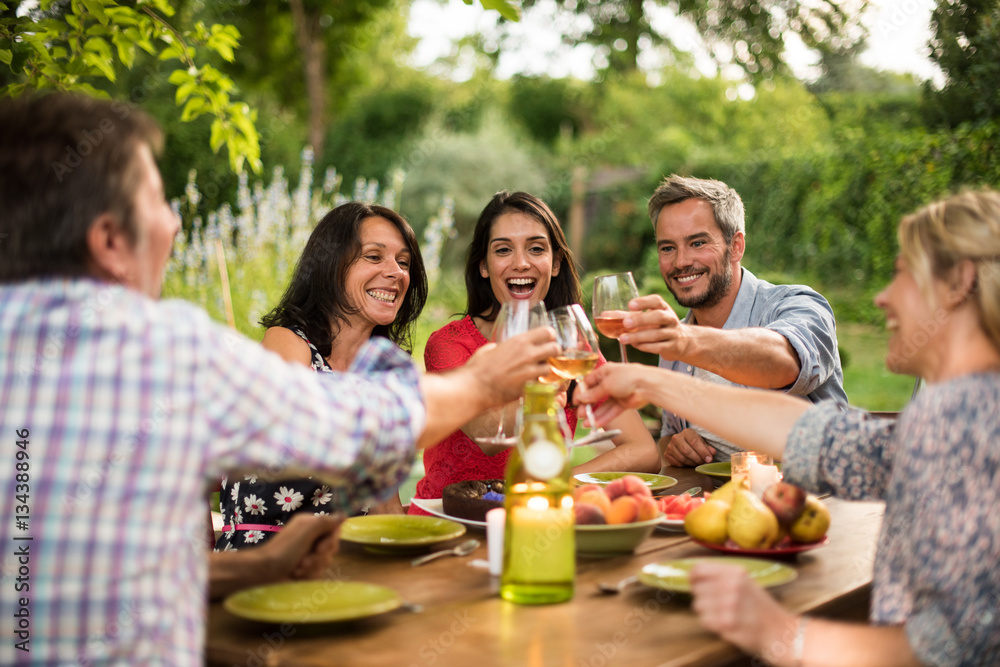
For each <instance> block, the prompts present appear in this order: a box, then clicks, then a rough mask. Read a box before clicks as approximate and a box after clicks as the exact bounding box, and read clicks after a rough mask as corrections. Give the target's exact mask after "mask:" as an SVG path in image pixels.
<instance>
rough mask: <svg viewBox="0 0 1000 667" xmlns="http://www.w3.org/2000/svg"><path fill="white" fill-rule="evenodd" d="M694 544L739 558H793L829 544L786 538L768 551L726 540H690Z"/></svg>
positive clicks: (823, 540) (824, 538) (824, 539)
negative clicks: (717, 541)
mask: <svg viewBox="0 0 1000 667" xmlns="http://www.w3.org/2000/svg"><path fill="white" fill-rule="evenodd" d="M691 541H693V542H694V543H695V544H700V545H701V546H703V547H705V548H706V549H713V550H715V551H721V552H722V553H726V554H739V555H741V556H772V557H781V556H794V555H795V554H799V553H802V552H803V551H812V550H813V549H818V548H820V547H821V546H823V545H825V544H828V543H829V542H830V538H829V537H823V539H821V540H816V541H815V542H793V541H792V540H791V538H788V537H786V538H785V539H783V540H782V541H780V542H778V543H777V544H776V545H774V546H773V547H771V548H770V549H744V548H743V547H741V546H739V545H737V544H736V543H735V542H733V541H732V540H726V541H725V543H724V544H712V543H711V542H703V541H702V540H697V539H695V538H693V537H692V538H691Z"/></svg>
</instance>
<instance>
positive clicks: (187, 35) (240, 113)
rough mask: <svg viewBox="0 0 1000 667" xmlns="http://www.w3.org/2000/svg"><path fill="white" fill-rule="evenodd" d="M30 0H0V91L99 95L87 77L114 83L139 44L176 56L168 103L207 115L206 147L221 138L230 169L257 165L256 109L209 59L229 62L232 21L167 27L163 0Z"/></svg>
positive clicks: (185, 115) (234, 39)
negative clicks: (2, 68) (0, 72)
mask: <svg viewBox="0 0 1000 667" xmlns="http://www.w3.org/2000/svg"><path fill="white" fill-rule="evenodd" d="M34 4H35V3H25V2H0V11H2V12H3V14H2V16H3V18H2V20H0V63H3V64H6V65H7V66H8V67H9V68H10V71H11V73H12V75H13V77H12V78H10V79H7V77H5V79H6V80H4V81H3V85H2V87H0V95H11V96H14V95H19V94H21V93H23V92H25V91H27V90H32V89H36V90H37V89H45V88H52V89H58V90H70V91H77V92H83V93H87V94H90V95H95V96H98V97H107V96H108V94H107V93H106V92H105V91H103V90H101V89H99V88H97V87H95V85H94V84H95V83H97V82H98V81H100V80H105V81H108V82H111V83H114V82H115V81H116V80H117V79H118V75H119V72H118V69H117V68H118V66H121V67H124V68H127V69H131V68H132V66H133V64H134V63H135V62H136V55H137V51H136V49H141V50H142V51H144V52H146V53H148V54H150V55H152V56H155V57H157V58H159V59H160V60H163V61H170V60H176V61H178V63H177V67H176V68H175V69H174V70H173V71H172V72H171V74H170V78H169V80H170V83H172V84H173V85H174V86H176V89H177V90H176V97H175V100H176V104H177V105H178V106H181V105H183V110H182V111H181V119H182V120H185V121H190V120H194V119H195V118H198V117H199V116H202V115H204V114H207V115H209V116H212V117H213V121H212V127H211V138H210V145H211V147H212V150H213V151H216V152H218V151H219V149H220V148H222V146H223V145H225V146H226V150H227V152H228V154H229V164H230V168H231V169H232V170H233V171H234V172H238V171H240V170H241V169H242V167H243V163H244V162H247V163H248V164H249V165H250V167H251V168H252V169H253V170H254V171H255V172H259V171H260V170H261V161H260V143H259V139H258V136H257V130H256V127H255V121H256V111H253V110H251V109H250V107H249V106H248V105H247V104H245V103H243V102H240V101H238V100H237V99H236V98H235V96H236V94H237V92H238V91H237V90H236V86H235V84H234V83H233V81H232V79H231V78H229V76H227V75H226V74H224V73H223V72H222V71H220V70H219V69H218V68H216V67H215V66H214V65H213V64H212V63H211V62H210V60H211V58H212V56H213V55H214V56H217V57H220V58H222V59H223V60H225V61H227V62H232V61H233V59H234V51H235V49H236V48H237V47H238V46H239V39H240V34H239V31H238V30H236V28H234V27H233V26H231V25H222V24H211V25H206V24H205V23H203V22H200V21H199V22H197V23H195V24H194V25H193V26H191V27H190V28H189V29H187V28H184V29H181V28H175V27H173V26H172V25H170V24H169V23H168V22H167V18H169V17H171V16H173V15H174V14H175V11H174V8H173V6H172V5H171V4H170V2H169V0H138V1H137V2H136V3H135V5H134V7H133V6H126V5H124V4H120V3H118V2H114V1H112V0H72V1H71V2H65V1H64V2H54V1H53V0H42V2H41V3H39V5H38V6H37V7H33V5H34Z"/></svg>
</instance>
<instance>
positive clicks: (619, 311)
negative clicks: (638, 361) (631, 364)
mask: <svg viewBox="0 0 1000 667" xmlns="http://www.w3.org/2000/svg"><path fill="white" fill-rule="evenodd" d="M638 296H639V290H638V289H637V288H636V286H635V278H633V277H632V272H631V271H629V272H627V273H612V274H610V275H607V276H597V277H596V278H594V325H595V326H596V327H597V330H598V331H600V332H601V333H602V334H604V335H605V336H607V337H608V338H614V339H615V340H617V341H618V349H619V350H621V353H622V363H623V364H624V363H626V362H628V357H627V355H626V354H625V344H624V343H623V342H621V339H620V336H621V335H622V333H624V332H625V325H624V324H622V322H623V320H624V319H625V317H626V316H627V315H628V314H629V309H628V302H629V301H631V300H632V299H635V298H636V297H638Z"/></svg>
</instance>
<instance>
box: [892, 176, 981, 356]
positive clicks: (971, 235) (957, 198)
mask: <svg viewBox="0 0 1000 667" xmlns="http://www.w3.org/2000/svg"><path fill="white" fill-rule="evenodd" d="M899 251H900V255H901V256H902V258H903V260H904V261H905V262H906V264H907V266H909V267H910V270H911V271H912V272H913V276H914V278H915V279H916V281H917V285H918V286H919V287H920V289H921V291H922V292H923V294H924V296H925V298H927V300H928V303H930V304H931V306H932V307H935V306H936V305H937V304H936V303H935V302H934V297H933V291H932V289H931V282H932V280H933V279H938V280H942V281H946V282H948V281H950V280H951V279H952V272H953V271H954V269H955V267H956V266H958V264H959V263H961V262H962V261H964V260H967V259H968V260H971V261H972V262H973V263H974V264H975V266H976V283H975V285H974V286H973V289H972V293H971V294H970V295H969V298H970V299H972V300H973V301H974V303H975V304H976V307H977V308H978V310H979V317H980V321H981V323H982V327H983V329H984V331H985V332H986V334H987V335H988V336H989V337H990V340H992V341H993V344H994V346H996V347H997V348H998V349H1000V193H997V192H993V191H990V190H982V191H970V192H963V193H961V194H957V195H954V196H952V197H949V198H947V199H943V200H941V201H936V202H934V203H932V204H929V205H927V206H925V207H924V208H922V209H920V210H918V211H917V212H915V213H913V214H911V215H908V216H906V217H904V218H903V219H902V220H901V221H900V223H899Z"/></svg>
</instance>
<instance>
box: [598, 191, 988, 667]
mask: <svg viewBox="0 0 1000 667" xmlns="http://www.w3.org/2000/svg"><path fill="white" fill-rule="evenodd" d="M898 237H899V248H900V252H899V256H898V257H897V259H896V271H895V275H894V277H893V279H892V282H891V283H889V285H888V286H887V287H886V288H885V290H883V291H882V292H881V293H880V294H879V295H878V296H876V297H875V304H876V305H877V306H878V307H879V308H881V309H882V310H883V311H885V314H886V325H887V327H888V329H889V333H890V337H889V350H888V355H887V357H886V365H887V366H888V368H889V370H891V371H894V372H897V373H904V374H907V375H916V376H918V377H920V378H923V379H924V381H925V382H926V387H925V388H924V389H923V390H922V391H921V392H920V393H919V394H917V395H916V396H915V397H914V398H913V399H912V400H911V401H910V403H909V404H908V405H907V406H906V407H905V408H904V409H903V411H902V412H901V413H900V415H899V417H898V419H894V420H892V419H878V418H873V417H872V416H871V415H869V414H867V413H865V412H863V411H860V410H846V411H844V410H841V409H839V408H838V407H837V406H836V405H834V404H832V403H828V402H827V403H818V404H815V405H811V404H809V403H806V402H804V401H801V400H798V399H795V398H793V397H790V396H786V395H780V394H777V393H776V392H769V391H755V390H748V389H737V388H733V387H719V386H716V385H708V384H706V383H704V382H701V381H699V380H696V379H694V378H690V377H687V376H684V375H679V374H670V372H669V371H664V370H660V369H654V368H648V367H639V366H637V365H634V364H629V365H628V366H620V365H614V367H613V368H612V367H610V366H609V367H605V368H601V369H598V370H596V371H595V372H594V373H592V374H591V375H590V376H589V377H588V380H589V381H590V385H589V386H590V391H589V392H584V393H583V394H581V396H580V398H581V399H584V400H594V399H597V398H601V397H604V396H608V395H610V396H612V397H614V400H609V401H606V402H605V403H604V405H603V406H602V407H601V408H598V410H597V419H598V422H600V421H601V420H602V417H603V418H604V419H607V418H608V417H609V416H611V415H614V414H615V412H616V411H618V410H621V409H624V408H633V407H635V406H637V405H641V404H644V403H646V402H650V403H655V404H657V405H661V406H664V407H666V408H669V409H670V410H671V411H673V412H675V413H677V414H679V415H682V416H683V417H685V418H687V419H690V420H692V421H695V422H697V423H699V424H703V425H704V426H705V427H707V428H711V429H712V431H713V432H716V433H718V434H719V435H722V436H723V437H725V438H729V439H731V440H733V441H734V442H736V443H738V444H740V445H741V446H743V447H745V448H747V449H750V450H754V451H759V452H763V453H765V454H770V455H772V456H775V457H777V458H782V459H783V464H784V465H783V472H784V474H785V478H786V480H788V481H791V482H793V483H795V484H799V485H801V486H803V487H805V488H807V489H809V490H812V491H815V492H817V493H825V492H828V493H833V494H835V495H837V496H839V497H842V498H845V499H848V500H884V501H885V516H884V518H883V521H882V528H881V532H880V534H879V539H878V548H877V551H876V554H875V563H874V574H873V583H872V601H871V609H870V613H869V619H870V621H871V623H870V625H860V624H849V623H843V622H835V621H832V620H825V619H818V618H817V619H812V620H809V619H807V618H806V617H804V616H800V615H796V614H793V613H791V612H790V611H788V610H786V609H785V607H784V606H783V605H782V604H781V603H779V602H778V601H777V600H775V599H774V598H773V597H771V596H770V595H769V594H768V593H767V592H765V591H764V590H763V589H762V588H761V587H760V586H759V585H757V584H755V583H754V582H752V581H751V580H750V578H749V577H748V576H747V574H746V572H745V571H743V569H742V568H738V567H737V568H733V567H732V566H725V565H722V564H710V563H705V564H701V565H699V566H697V567H695V568H693V569H692V571H691V590H692V593H693V595H694V601H693V604H692V607H693V608H694V610H695V611H696V612H697V613H698V616H699V617H700V619H701V621H702V623H703V624H704V625H705V627H707V628H708V629H710V630H712V631H715V632H717V633H719V634H720V635H721V636H722V638H723V639H725V640H726V641H729V642H731V643H733V644H735V645H737V646H739V647H740V648H742V649H743V650H744V651H746V652H747V653H749V654H752V655H756V656H758V657H755V658H754V662H755V663H756V662H757V661H760V662H761V663H762V664H763V663H764V662H766V663H767V664H771V665H777V666H789V667H808V666H809V665H830V666H837V665H844V666H850V667H865V666H866V665H872V666H879V667H881V666H883V665H968V666H973V665H975V666H979V665H981V666H983V667H987V666H995V665H1000V567H998V566H997V562H998V561H1000V193H996V192H988V191H987V192H967V193H963V194H959V195H955V196H953V197H951V198H949V199H946V200H944V201H939V202H935V203H933V204H931V205H929V206H927V207H925V208H923V209H921V210H919V211H917V212H916V213H914V214H913V215H909V216H906V217H905V218H903V219H902V221H901V222H900V224H899V233H898ZM649 298H650V297H642V298H639V299H635V300H633V301H632V303H631V304H630V307H631V308H632V310H634V311H637V312H635V313H634V314H633V315H632V316H631V317H628V318H626V319H625V326H626V330H627V331H630V333H628V334H627V336H628V341H629V342H630V343H631V344H640V345H641V344H647V343H650V342H652V341H654V340H655V338H656V335H657V333H656V330H657V322H656V314H655V313H653V312H652V311H649V312H646V313H642V312H638V311H642V310H643V308H645V307H646V306H647V303H646V300H647V299H649Z"/></svg>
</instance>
